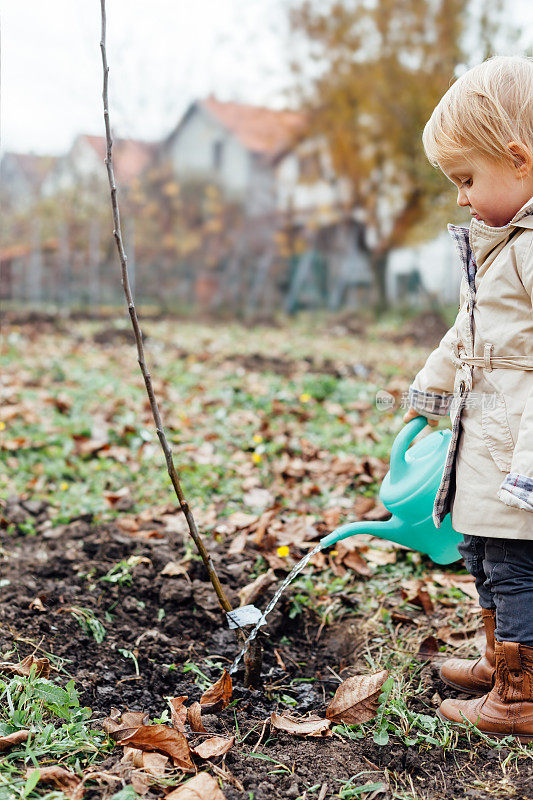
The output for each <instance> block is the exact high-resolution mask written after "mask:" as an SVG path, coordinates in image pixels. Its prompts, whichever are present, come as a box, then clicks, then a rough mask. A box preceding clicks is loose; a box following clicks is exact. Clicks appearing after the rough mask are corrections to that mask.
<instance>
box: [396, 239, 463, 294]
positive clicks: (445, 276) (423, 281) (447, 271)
mask: <svg viewBox="0 0 533 800" xmlns="http://www.w3.org/2000/svg"><path fill="white" fill-rule="evenodd" d="M461 276H462V271H461V268H460V266H459V263H458V256H457V253H456V249H455V245H454V243H453V241H452V238H451V236H450V235H449V234H448V232H447V231H444V232H443V233H441V234H440V235H439V236H437V237H436V238H434V239H431V240H430V241H428V242H422V243H421V244H418V245H414V246H411V247H399V248H397V249H396V250H393V251H392V253H391V254H390V256H389V261H388V265H387V294H388V297H389V299H390V302H391V303H392V304H393V305H397V304H398V303H402V302H403V303H407V304H411V303H412V302H413V300H414V301H416V300H417V299H418V301H419V302H420V303H423V302H424V301H427V300H428V299H433V300H434V301H435V302H436V303H445V304H446V303H447V304H453V303H457V302H459V287H460V284H461Z"/></svg>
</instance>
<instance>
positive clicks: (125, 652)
mask: <svg viewBox="0 0 533 800" xmlns="http://www.w3.org/2000/svg"><path fill="white" fill-rule="evenodd" d="M118 652H119V653H120V655H121V656H124V658H131V660H132V661H133V666H134V667H135V675H136V676H137V677H139V675H140V673H139V662H138V661H137V657H136V655H135V653H132V652H131V650H126V648H125V647H119V648H118Z"/></svg>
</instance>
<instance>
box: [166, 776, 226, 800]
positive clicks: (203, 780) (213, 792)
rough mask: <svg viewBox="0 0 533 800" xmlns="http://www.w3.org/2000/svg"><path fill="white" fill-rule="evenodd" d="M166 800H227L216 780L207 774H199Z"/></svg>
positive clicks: (179, 787) (175, 790)
mask: <svg viewBox="0 0 533 800" xmlns="http://www.w3.org/2000/svg"><path fill="white" fill-rule="evenodd" d="M165 800H226V798H225V795H224V793H223V792H222V790H221V788H220V787H219V785H218V783H217V782H216V780H215V779H214V778H212V777H211V775H209V773H207V772H199V773H198V775H196V776H195V777H194V778H191V779H190V780H189V781H187V783H184V784H183V786H178V788H177V789H174V791H173V792H170V794H167V796H166V798H165Z"/></svg>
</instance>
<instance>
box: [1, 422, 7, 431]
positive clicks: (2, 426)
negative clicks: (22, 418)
mask: <svg viewBox="0 0 533 800" xmlns="http://www.w3.org/2000/svg"><path fill="white" fill-rule="evenodd" d="M5 427H6V423H5V422H0V431H3V430H4V428H5Z"/></svg>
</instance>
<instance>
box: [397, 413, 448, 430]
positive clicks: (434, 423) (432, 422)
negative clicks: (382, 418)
mask: <svg viewBox="0 0 533 800" xmlns="http://www.w3.org/2000/svg"><path fill="white" fill-rule="evenodd" d="M423 416H424V415H423V414H421V413H420V411H416V409H414V408H410V409H408V411H406V412H405V414H404V415H403V421H404V422H411V420H412V419H414V418H415V417H423ZM426 420H427V423H428V425H430V426H431V427H432V428H435V427H436V426H437V425H438V424H439V420H438V419H428V418H427V417H426Z"/></svg>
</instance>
